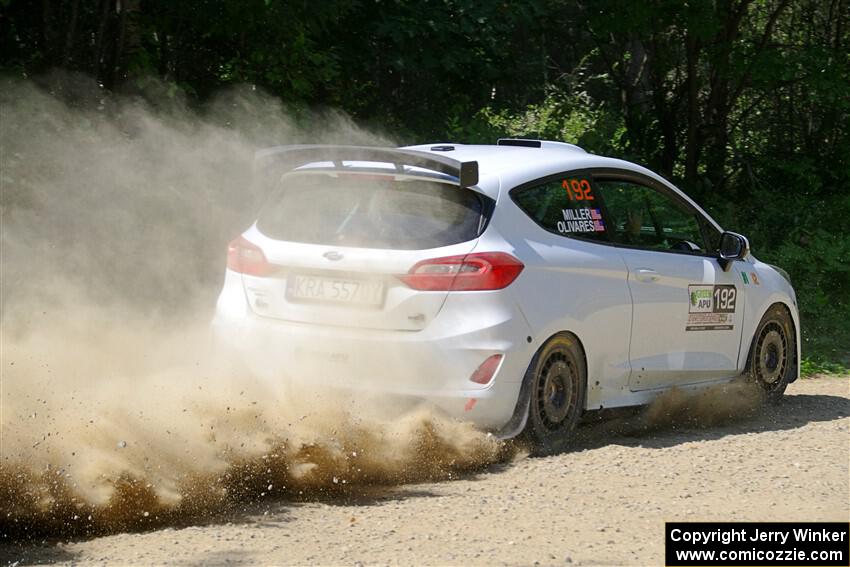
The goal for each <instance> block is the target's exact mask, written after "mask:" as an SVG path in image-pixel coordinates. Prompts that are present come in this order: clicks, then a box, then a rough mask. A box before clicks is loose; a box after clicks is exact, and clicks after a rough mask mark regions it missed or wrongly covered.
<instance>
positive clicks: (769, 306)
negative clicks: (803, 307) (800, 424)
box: [744, 299, 801, 383]
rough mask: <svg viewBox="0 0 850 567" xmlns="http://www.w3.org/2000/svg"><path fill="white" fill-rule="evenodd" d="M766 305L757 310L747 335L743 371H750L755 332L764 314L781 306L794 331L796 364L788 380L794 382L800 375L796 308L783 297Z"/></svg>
mask: <svg viewBox="0 0 850 567" xmlns="http://www.w3.org/2000/svg"><path fill="white" fill-rule="evenodd" d="M765 303H766V305H765V306H764V307H763V308H762V309H761V310H760V311H759V314H758V317H755V318H754V321H755V325H754V326H753V328H752V333H750V335H749V339H750V340H749V346H748V347H747V351H746V352H747V354H746V358H745V359H744V373H745V374H746V373H748V372H750V370H751V368H750V365H751V364H752V358H753V348H755V343H756V338H757V337H756V333H758V330H759V327H760V326H761V322H762V320H763V319H764V316H765V315H766V314H767V313H768V312H769V311H770V310H771V309H773V308H776V307H778V308H781V309H783V310H784V311H785V312H786V313H787V314H788V318H789V319H790V320H791V328H792V330H793V331H794V347H795V348H794V364H795V366H796V372H795V375H794V379H793V380H790V381H789V383H790V382H794V381H795V380H796V379H797V378H799V377H800V342H801V340H800V321H799V316H798V314H797V310H796V308H792V307H791V306H790V305H789V302H788V301H786V300H784V299H775V300H773V301H768V302H765Z"/></svg>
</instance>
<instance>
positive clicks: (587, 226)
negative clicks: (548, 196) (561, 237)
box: [557, 209, 605, 234]
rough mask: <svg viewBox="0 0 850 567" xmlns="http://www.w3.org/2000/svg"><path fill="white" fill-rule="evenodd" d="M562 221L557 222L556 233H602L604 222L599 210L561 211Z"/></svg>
mask: <svg viewBox="0 0 850 567" xmlns="http://www.w3.org/2000/svg"><path fill="white" fill-rule="evenodd" d="M561 215H563V217H564V220H560V221H558V225H557V226H558V232H560V233H562V234H569V233H575V232H604V231H605V222H604V221H603V220H602V211H601V210H600V209H561Z"/></svg>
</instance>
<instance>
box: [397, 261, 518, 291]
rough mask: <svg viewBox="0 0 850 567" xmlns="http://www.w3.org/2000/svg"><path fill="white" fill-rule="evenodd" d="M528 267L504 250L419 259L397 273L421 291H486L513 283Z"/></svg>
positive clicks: (402, 279)
mask: <svg viewBox="0 0 850 567" xmlns="http://www.w3.org/2000/svg"><path fill="white" fill-rule="evenodd" d="M524 267H525V266H524V265H523V263H522V262H520V261H519V260H517V259H516V258H514V257H513V256H511V255H510V254H505V253H504V252H481V253H478V254H467V255H465V256H448V257H445V258H434V259H433V260H423V261H421V262H417V263H416V264H415V265H414V266H413V267H412V268H411V269H410V272H408V273H407V274H405V275H403V276H398V277H399V279H400V280H401V281H403V282H404V283H406V284H407V285H408V286H410V287H412V288H413V289H418V290H420V291H483V290H493V289H502V288H505V287H507V286H509V285H510V284H511V282H513V281H514V280H515V279H516V278H517V276H518V275H519V273H520V272H521V271H522V269H523V268H524Z"/></svg>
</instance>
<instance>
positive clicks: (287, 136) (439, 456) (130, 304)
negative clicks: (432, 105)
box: [0, 76, 502, 543]
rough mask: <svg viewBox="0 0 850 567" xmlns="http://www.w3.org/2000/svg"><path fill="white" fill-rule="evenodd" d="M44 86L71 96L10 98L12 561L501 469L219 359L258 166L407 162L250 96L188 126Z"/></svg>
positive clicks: (157, 102) (0, 384)
mask: <svg viewBox="0 0 850 567" xmlns="http://www.w3.org/2000/svg"><path fill="white" fill-rule="evenodd" d="M46 84H48V85H50V87H51V88H52V89H53V90H54V91H55V92H51V91H50V90H49V89H48V88H47V87H44V86H38V85H36V84H34V83H32V82H23V81H9V80H4V81H3V84H0V111H1V112H2V123H0V165H2V169H0V189H2V192H0V207H2V209H0V215H2V231H0V238H1V239H2V242H0V245H1V246H2V261H0V270H2V274H0V284H2V285H0V317H2V329H0V349H2V352H0V364H2V366H0V368H1V369H2V370H0V543H2V542H3V541H10V539H18V538H24V539H25V538H28V537H36V536H39V537H41V536H44V535H48V536H49V535H60V534H61V535H85V534H96V533H108V532H115V531H121V530H131V529H144V528H147V527H154V526H160V525H166V524H179V523H186V522H192V521H196V520H198V519H199V518H208V517H215V516H217V515H220V514H226V513H228V512H230V511H233V510H246V511H257V510H259V509H260V508H257V507H258V506H260V507H262V505H263V503H264V502H268V501H269V500H270V499H273V498H315V497H329V498H333V497H337V496H345V495H349V494H351V493H352V491H356V490H357V489H358V488H359V487H365V486H373V485H388V484H393V483H400V482H412V481H421V480H435V479H446V478H452V477H453V476H456V475H458V474H460V473H462V472H464V471H470V470H474V469H476V468H480V467H481V466H484V465H486V464H488V463H491V462H493V461H495V460H497V459H499V458H501V456H500V455H502V445H501V444H500V443H499V442H498V441H496V440H495V439H494V438H493V437H491V436H488V435H486V434H484V433H481V432H478V431H476V430H474V429H473V428H472V427H471V426H469V425H467V424H462V423H459V422H455V421H452V420H449V419H446V418H442V417H440V416H439V415H436V414H434V413H433V412H432V411H430V410H428V409H427V408H421V407H420V408H409V409H404V411H402V410H401V409H392V408H388V407H387V406H388V405H389V404H386V403H383V404H381V403H380V401H378V402H376V401H375V400H360V399H351V398H350V397H347V396H345V395H343V394H341V393H330V392H323V391H305V390H303V388H304V386H303V385H302V386H295V385H287V384H284V383H283V381H280V380H273V379H269V378H268V377H265V378H261V377H259V376H257V375H255V374H254V373H252V372H250V371H249V370H248V369H247V367H246V365H245V364H243V362H242V361H240V360H239V359H238V358H236V357H233V356H229V355H227V354H226V353H224V352H220V351H219V349H217V348H216V347H215V345H214V343H213V342H212V340H211V337H210V334H209V325H208V322H209V320H210V318H211V316H212V307H213V305H214V302H215V297H216V295H217V293H218V291H219V290H220V286H221V278H222V276H223V272H224V261H225V249H226V244H227V242H228V241H229V240H230V239H232V238H233V237H234V236H235V235H237V234H238V233H239V232H241V230H243V229H244V228H245V227H246V226H247V225H248V224H249V223H250V222H251V220H252V219H253V218H254V215H255V213H256V208H257V205H258V203H259V202H260V201H261V200H262V198H263V197H264V196H263V195H261V194H258V192H257V189H256V187H254V186H252V185H251V183H250V174H251V161H252V157H253V153H254V151H255V150H256V149H258V148H262V147H265V146H269V145H276V144H284V143H348V144H360V145H389V144H391V143H392V142H390V141H389V140H387V139H386V138H384V137H381V136H376V135H373V134H370V133H367V132H364V131H362V130H360V129H358V128H357V127H355V126H354V125H353V124H352V122H351V121H350V120H349V119H347V118H346V117H345V116H341V115H339V114H336V113H334V112H330V111H328V112H310V113H308V112H305V111H299V112H294V111H291V110H288V109H285V108H283V107H282V106H281V105H280V103H279V102H277V101H274V100H273V99H271V98H269V97H266V96H263V95H262V94H260V93H257V92H255V91H253V90H252V89H250V88H243V89H237V90H235V91H232V92H230V93H228V94H225V95H222V96H220V97H218V98H217V99H215V100H213V101H211V102H209V103H207V104H205V105H204V106H203V107H201V108H190V107H189V106H188V105H187V104H186V103H185V101H182V100H181V99H180V98H179V97H175V96H174V95H172V94H169V93H168V92H167V90H166V88H165V87H164V86H163V85H160V84H157V83H150V84H147V85H139V86H138V87H137V89H136V91H135V92H133V93H127V94H124V95H118V96H116V95H106V94H105V93H104V92H102V91H101V90H100V89H99V88H98V87H97V85H95V84H93V83H91V82H88V81H87V80H85V79H80V78H77V77H69V76H63V77H58V78H56V77H54V78H52V79H51V80H50V81H48V82H47V83H46ZM57 85H59V86H57ZM283 362H284V363H286V362H287V361H283ZM287 371H289V372H293V373H300V374H303V373H309V372H310V371H311V369H310V368H309V367H296V366H294V363H293V364H292V365H291V366H290V367H289V368H287ZM391 409H392V411H393V412H394V413H391Z"/></svg>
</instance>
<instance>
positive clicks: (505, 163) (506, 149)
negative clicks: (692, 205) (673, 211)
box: [402, 140, 670, 189]
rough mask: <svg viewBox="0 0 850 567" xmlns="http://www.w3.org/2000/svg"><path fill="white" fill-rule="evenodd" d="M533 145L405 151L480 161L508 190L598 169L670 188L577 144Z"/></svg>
mask: <svg viewBox="0 0 850 567" xmlns="http://www.w3.org/2000/svg"><path fill="white" fill-rule="evenodd" d="M533 142H534V143H539V144H540V147H529V146H519V145H466V144H454V143H438V144H421V145H416V146H406V147H404V148H402V149H405V150H417V151H421V152H428V153H433V154H440V155H444V156H446V157H450V158H452V159H455V160H458V161H460V162H467V161H477V162H478V171H479V174H480V175H481V177H482V178H484V177H485V176H490V175H497V176H499V177H500V178H501V179H502V181H503V183H502V184H501V185H502V186H503V187H504V188H506V189H510V188H512V187H513V186H515V185H517V184H518V183H522V182H524V181H531V180H533V179H538V178H540V177H544V176H546V175H551V174H554V173H558V172H561V171H568V170H574V169H587V168H596V167H611V168H616V169H622V170H627V171H634V172H637V173H642V174H644V175H648V176H650V177H652V178H654V179H657V180H658V181H660V182H662V183H664V184H665V185H667V186H670V184H669V183H668V182H667V181H666V180H664V179H663V178H661V177H660V176H658V175H656V174H655V173H653V172H651V171H650V170H648V169H646V168H644V167H641V166H639V165H637V164H634V163H631V162H628V161H624V160H620V159H616V158H610V157H604V156H598V155H594V154H591V153H588V152H586V151H585V150H583V149H582V148H580V147H579V146H576V145H574V144H567V143H564V142H552V141H547V140H534V141H533ZM449 148H451V149H449ZM506 182H507V183H506ZM505 186H506V187H505Z"/></svg>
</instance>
